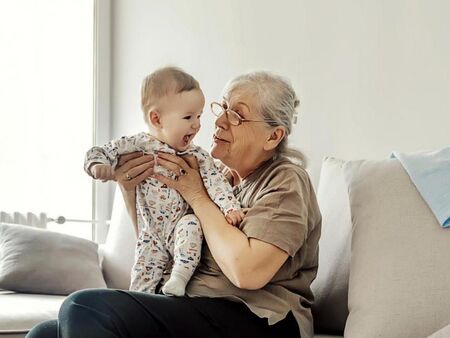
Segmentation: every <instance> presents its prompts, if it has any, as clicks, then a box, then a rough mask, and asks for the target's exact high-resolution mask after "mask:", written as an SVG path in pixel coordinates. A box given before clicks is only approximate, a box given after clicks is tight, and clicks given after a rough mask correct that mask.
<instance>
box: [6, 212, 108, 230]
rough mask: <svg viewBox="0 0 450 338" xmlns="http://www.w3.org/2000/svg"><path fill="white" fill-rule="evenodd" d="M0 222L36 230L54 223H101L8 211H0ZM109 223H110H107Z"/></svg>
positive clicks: (44, 214)
mask: <svg viewBox="0 0 450 338" xmlns="http://www.w3.org/2000/svg"><path fill="white" fill-rule="evenodd" d="M0 222H3V223H12V224H23V225H30V226H33V227H36V228H42V229H45V228H47V224H48V223H50V222H54V223H57V224H64V223H65V222H76V223H91V224H96V223H101V222H100V221H96V220H83V219H67V218H65V217H64V216H58V217H55V218H52V217H49V216H47V214H46V213H43V212H41V213H39V214H35V213H32V212H26V213H22V212H18V211H15V212H13V213H8V212H6V211H0ZM106 223H109V222H106Z"/></svg>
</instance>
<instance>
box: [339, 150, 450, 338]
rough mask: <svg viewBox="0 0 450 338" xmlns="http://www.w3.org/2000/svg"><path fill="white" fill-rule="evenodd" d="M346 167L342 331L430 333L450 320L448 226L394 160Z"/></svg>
mask: <svg viewBox="0 0 450 338" xmlns="http://www.w3.org/2000/svg"><path fill="white" fill-rule="evenodd" d="M344 170H345V175H346V178H347V182H348V187H349V197H350V205H351V214H352V221H353V233H352V249H351V267H350V281H349V310H350V313H349V317H348V320H347V324H346V327H345V336H346V337H347V338H361V337H365V338H372V337H373V338H375V337H383V338H390V337H392V338H410V337H427V336H428V335H430V334H432V333H433V332H435V331H437V330H438V329H440V328H442V327H444V326H445V325H447V324H449V323H450V301H449V300H450V283H449V281H450V259H449V258H448V255H447V254H446V253H448V252H449V248H450V229H443V228H441V227H440V226H439V224H438V222H437V220H436V218H435V217H434V215H433V214H432V212H431V210H430V209H429V208H428V206H427V205H426V204H425V202H424V201H423V199H422V198H421V196H420V195H419V193H418V192H417V190H416V188H415V187H414V185H413V184H412V182H411V180H410V179H409V176H408V175H407V174H406V172H405V171H404V169H403V167H402V166H401V165H400V163H399V162H398V161H397V160H395V159H387V160H382V161H352V162H347V163H346V164H345V167H344Z"/></svg>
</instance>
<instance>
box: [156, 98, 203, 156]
mask: <svg viewBox="0 0 450 338" xmlns="http://www.w3.org/2000/svg"><path fill="white" fill-rule="evenodd" d="M159 103H160V108H159V110H160V113H161V116H160V119H161V125H162V126H161V129H160V130H159V138H160V140H161V141H163V142H165V143H167V144H168V145H170V146H171V147H172V148H174V149H175V150H177V151H184V150H186V149H187V148H188V147H189V145H190V144H191V142H192V140H193V139H194V137H195V135H196V134H197V133H198V131H199V130H200V117H201V115H202V113H203V107H204V105H205V97H204V96H203V93H202V91H201V90H191V91H189V92H182V93H179V94H170V95H167V96H165V97H163V98H162V99H161V100H160V102H159Z"/></svg>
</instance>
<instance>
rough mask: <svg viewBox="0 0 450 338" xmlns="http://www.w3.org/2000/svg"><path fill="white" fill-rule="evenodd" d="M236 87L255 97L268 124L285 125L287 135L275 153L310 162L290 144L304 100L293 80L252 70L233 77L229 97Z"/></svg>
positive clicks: (227, 93)
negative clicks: (289, 139) (300, 96)
mask: <svg viewBox="0 0 450 338" xmlns="http://www.w3.org/2000/svg"><path fill="white" fill-rule="evenodd" d="M236 91H239V92H244V93H248V94H250V95H252V96H253V97H255V99H256V100H255V102H256V105H257V107H256V109H257V110H258V111H259V112H260V113H261V114H262V117H263V118H264V119H267V120H270V122H268V124H269V125H270V126H272V127H277V126H281V127H284V129H285V130H286V136H285V137H284V138H283V140H281V142H280V143H279V145H278V147H277V149H276V154H275V157H280V156H283V157H287V158H289V159H291V160H293V161H295V162H297V163H298V164H300V165H302V166H306V156H305V155H304V154H303V153H302V152H301V151H299V150H297V149H294V148H292V147H289V146H288V135H289V134H290V133H291V132H292V127H293V126H294V125H295V124H296V122H297V114H298V113H297V110H296V108H297V107H298V105H299V104H300V101H299V99H298V98H297V95H296V94H295V91H294V89H293V88H292V85H291V84H290V82H289V81H288V80H287V79H285V78H283V77H281V76H279V75H275V74H272V73H270V72H265V71H258V72H251V73H247V74H243V75H240V76H237V77H235V78H234V79H232V80H231V81H230V82H229V83H228V84H227V85H226V86H225V89H224V93H225V95H224V97H229V96H231V95H232V94H233V92H236Z"/></svg>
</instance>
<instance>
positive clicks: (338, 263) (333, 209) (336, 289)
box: [311, 157, 352, 335]
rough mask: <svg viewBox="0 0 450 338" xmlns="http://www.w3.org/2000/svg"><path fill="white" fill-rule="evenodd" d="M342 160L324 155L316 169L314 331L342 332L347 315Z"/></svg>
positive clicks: (347, 233) (348, 225) (347, 221)
mask: <svg viewBox="0 0 450 338" xmlns="http://www.w3.org/2000/svg"><path fill="white" fill-rule="evenodd" d="M343 165H344V161H341V160H338V159H335V158H332V157H327V158H325V159H324V160H323V163H322V169H321V172H320V180H319V188H318V190H317V201H318V203H319V207H320V211H321V213H322V235H321V237H320V241H319V269H318V271H317V277H316V279H315V280H314V282H313V283H312V285H311V288H312V290H313V292H314V298H315V301H314V304H313V307H312V313H313V316H314V327H315V328H314V329H315V332H317V333H331V334H339V335H342V334H343V332H344V327H345V322H346V320H347V315H348V307H347V298H348V276H349V269H350V241H351V230H352V222H351V218H350V202H349V200H348V192H347V184H346V183H345V179H344V170H343Z"/></svg>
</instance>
